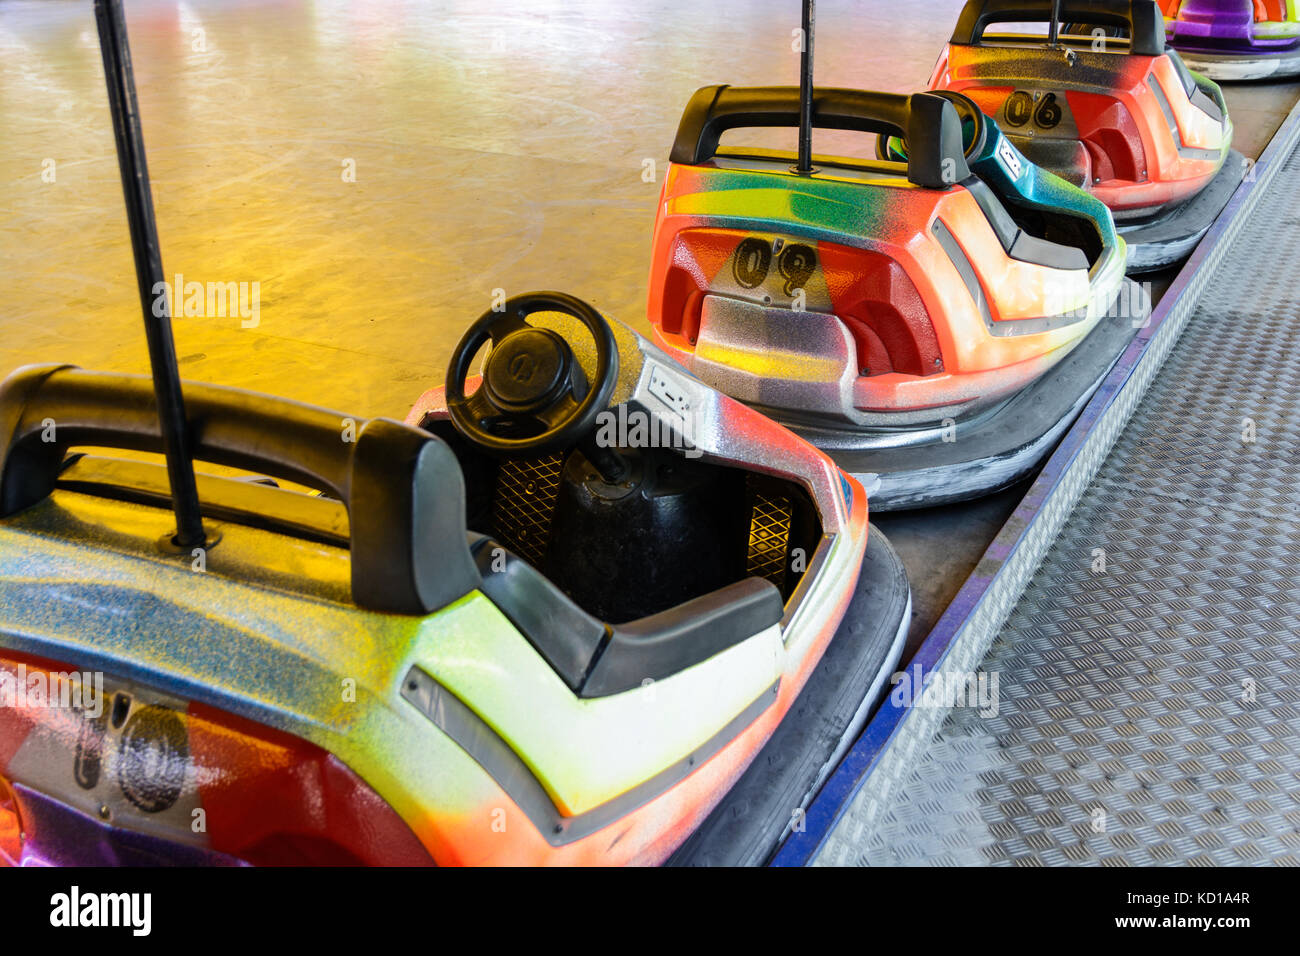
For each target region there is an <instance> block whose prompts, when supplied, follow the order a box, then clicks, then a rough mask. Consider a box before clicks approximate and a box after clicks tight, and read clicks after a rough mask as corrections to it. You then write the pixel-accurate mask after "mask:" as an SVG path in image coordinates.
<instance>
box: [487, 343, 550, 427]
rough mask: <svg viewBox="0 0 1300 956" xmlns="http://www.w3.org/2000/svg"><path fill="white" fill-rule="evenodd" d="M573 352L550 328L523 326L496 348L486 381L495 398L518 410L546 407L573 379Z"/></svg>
mask: <svg viewBox="0 0 1300 956" xmlns="http://www.w3.org/2000/svg"><path fill="white" fill-rule="evenodd" d="M570 361H571V355H570V352H569V349H568V346H567V345H566V344H565V343H564V341H563V340H562V339H561V338H560V337H559V336H558V335H556V334H555V333H554V332H551V331H550V330H548V329H533V328H528V329H521V330H519V331H518V332H513V333H511V334H510V335H508V336H506V338H504V339H503V340H502V341H501V344H500V345H498V346H497V347H496V348H494V349H493V350H492V353H491V355H490V356H489V357H488V361H487V367H486V368H485V369H484V370H483V384H484V385H485V386H486V387H487V388H488V389H489V390H490V391H491V393H492V401H493V403H494V404H496V405H497V406H499V407H500V408H504V409H509V410H510V411H514V412H532V411H537V410H538V409H542V408H546V407H547V406H548V405H550V404H551V403H552V402H553V401H555V399H556V398H557V397H558V396H559V394H560V392H561V390H563V388H564V387H565V385H566V384H567V383H568V381H569V365H570Z"/></svg>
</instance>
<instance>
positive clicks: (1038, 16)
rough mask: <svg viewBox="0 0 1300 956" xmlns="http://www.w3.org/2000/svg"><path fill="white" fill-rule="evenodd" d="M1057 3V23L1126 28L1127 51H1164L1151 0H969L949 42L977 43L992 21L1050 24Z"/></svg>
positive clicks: (1162, 23) (1162, 30)
mask: <svg viewBox="0 0 1300 956" xmlns="http://www.w3.org/2000/svg"><path fill="white" fill-rule="evenodd" d="M1058 6H1059V11H1060V12H1059V20H1060V22H1061V23H1068V22H1081V23H1098V24H1102V25H1103V26H1114V27H1123V28H1125V29H1126V30H1128V35H1129V50H1130V52H1132V53H1136V54H1138V55H1140V56H1159V55H1160V54H1162V53H1164V52H1165V18H1164V15H1163V14H1162V13H1161V12H1160V7H1159V5H1157V3H1156V2H1155V0H1056V2H1053V0H969V2H968V3H967V4H966V6H965V7H963V8H962V11H961V16H960V17H959V18H958V20H957V29H956V30H954V31H953V34H952V42H953V43H958V44H961V45H963V46H977V45H978V44H979V42H980V40H982V39H983V37H984V31H985V30H987V29H988V28H989V27H990V26H991V25H993V24H995V23H1017V22H1024V23H1052V22H1053V20H1054V16H1053V13H1054V9H1055V8H1057V7H1058Z"/></svg>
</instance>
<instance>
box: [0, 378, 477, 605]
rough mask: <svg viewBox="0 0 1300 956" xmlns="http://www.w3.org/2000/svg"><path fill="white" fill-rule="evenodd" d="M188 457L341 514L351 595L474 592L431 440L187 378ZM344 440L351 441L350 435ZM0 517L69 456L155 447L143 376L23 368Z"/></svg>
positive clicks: (0, 481)
mask: <svg viewBox="0 0 1300 956" xmlns="http://www.w3.org/2000/svg"><path fill="white" fill-rule="evenodd" d="M185 410H186V413H187V417H188V431H189V433H190V435H191V451H192V453H193V456H194V457H195V458H196V459H199V460H202V461H207V462H211V463H213V464H218V465H227V466H229V467H232V468H238V469H243V470H250V471H254V472H257V473H260V474H265V475H269V476H270V477H272V478H280V479H283V480H286V481H294V482H298V483H300V484H304V485H307V486H308V487H311V488H315V489H317V490H319V491H323V492H326V493H328V494H330V495H332V496H334V497H336V498H338V499H339V501H341V502H342V503H343V505H344V507H345V508H346V509H347V512H348V524H349V528H350V535H351V538H350V542H349V545H350V549H351V557H352V599H353V601H355V602H356V604H357V605H358V606H359V607H364V608H367V609H369V610H374V611H388V612H392V613H398V614H428V613H431V612H433V611H435V610H437V609H439V608H441V607H444V606H445V605H447V604H449V603H451V602H452V601H455V600H457V599H459V598H460V597H463V596H464V595H465V594H467V593H468V592H469V591H471V590H473V589H474V588H476V587H478V584H479V575H478V571H477V569H476V567H475V565H474V562H473V559H472V558H471V557H470V554H469V548H468V546H467V544H466V539H465V488H464V479H463V478H462V476H461V472H460V466H459V464H458V463H457V461H456V457H455V455H454V454H453V453H452V451H451V449H450V448H449V447H448V446H447V445H446V443H445V442H443V441H442V440H441V439H439V438H436V437H435V436H433V435H431V434H429V433H427V432H424V431H421V430H419V429H415V428H411V427H409V426H407V425H403V424H401V423H399V422H395V421H391V420H389V419H384V418H375V419H370V420H366V419H355V420H353V421H354V422H355V424H354V429H355V431H354V435H353V432H352V430H351V429H349V428H348V426H347V422H348V421H349V419H348V418H347V416H344V415H341V414H339V413H337V412H332V411H328V410H327V409H323V408H317V407H315V406H311V405H304V404H301V403H299V402H292V401H289V400H287V399H280V398H269V397H267V396H264V395H258V394H255V393H253V392H246V391H244V390H242V389H237V388H226V387H222V386H217V385H199V384H190V383H186V384H185ZM354 436H355V437H354ZM0 442H3V444H2V445H0V517H8V516H10V515H12V514H15V513H16V512H19V511H22V510H23V509H25V508H28V507H31V506H32V505H35V504H37V503H38V502H40V501H42V500H44V499H45V498H46V497H47V496H48V495H49V494H50V492H51V491H53V490H54V486H55V482H56V481H57V480H58V477H59V473H60V471H61V469H62V467H63V463H64V458H65V456H66V454H67V451H68V449H69V448H72V447H78V446H86V445H94V446H101V447H106V448H119V449H129V450H134V451H145V452H161V451H162V450H163V438H162V434H161V432H160V428H159V423H158V412H157V405H156V400H155V396H154V389H153V382H152V380H151V379H150V377H149V376H147V375H126V374H119V373H110V372H88V371H83V370H81V369H78V368H75V367H73V366H69V365H44V366H26V367H24V368H20V369H19V370H18V371H16V372H14V373H13V374H12V375H10V376H9V377H8V378H7V379H5V380H4V382H3V383H0Z"/></svg>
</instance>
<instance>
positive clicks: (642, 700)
mask: <svg viewBox="0 0 1300 956" xmlns="http://www.w3.org/2000/svg"><path fill="white" fill-rule="evenodd" d="M96 7H97V13H98V14H99V26H100V38H101V47H102V49H103V51H104V58H105V71H106V74H107V76H108V79H109V92H110V96H109V99H110V105H111V107H112V111H113V119H114V129H115V133H116V134H117V139H118V151H119V152H118V155H119V161H120V163H121V166H122V180H123V186H124V191H125V193H126V199H127V208H128V213H129V220H130V225H131V237H132V246H133V249H134V252H135V256H136V265H137V271H138V278H139V288H140V291H141V304H142V309H143V312H144V317H145V324H146V329H147V332H148V339H149V345H150V358H151V364H152V370H153V374H152V376H144V375H127V374H117V373H103V372H89V371H82V370H79V369H76V368H73V367H70V366H41V367H35V366H32V367H27V368H24V369H20V370H18V371H17V372H15V373H13V374H12V375H10V376H9V377H8V378H7V379H6V380H5V381H4V383H3V384H2V385H0V862H3V863H9V864H16V865H24V864H69V865H75V864H91V865H106V864H169V863H170V864H186V865H194V864H213V865H242V864H270V865H274V864H313V863H315V864H336V863H337V864H360V863H364V864H400V865H417V864H429V863H436V864H439V865H445V864H496V863H509V864H551V863H599V864H616V863H659V862H663V861H665V860H667V859H668V858H669V857H670V855H671V856H673V860H674V861H675V862H682V863H692V862H701V861H714V860H720V859H732V858H744V859H754V860H762V859H763V858H765V857H766V855H767V854H769V853H770V852H771V851H772V850H773V849H774V848H775V847H776V845H777V843H778V841H779V840H780V838H781V836H782V834H783V833H784V832H785V831H786V830H787V829H788V828H790V827H791V826H792V825H793V824H794V823H795V821H796V820H797V813H796V811H797V809H798V808H799V807H800V806H802V805H805V803H806V801H807V800H808V799H809V797H810V795H811V794H812V792H814V791H815V789H816V788H817V786H818V785H819V783H820V781H821V780H822V779H823V778H824V776H825V775H826V773H828V772H829V770H830V768H831V767H832V766H833V764H834V762H835V761H836V760H838V757H839V755H840V754H841V753H842V752H843V751H844V750H845V749H846V748H847V746H848V745H849V743H850V742H851V740H852V739H853V738H854V736H856V733H857V731H858V729H860V727H861V725H862V723H863V722H864V721H865V719H866V717H867V713H868V709H869V707H870V705H871V703H872V701H874V700H875V698H876V696H877V695H878V694H879V692H880V691H881V689H882V688H883V683H884V679H885V675H886V674H887V673H889V672H890V671H892V669H893V666H894V663H895V662H896V660H897V657H898V654H899V652H900V650H901V646H902V641H903V636H904V634H905V631H906V625H907V622H908V619H909V617H910V614H909V608H910V592H909V590H908V587H907V582H906V577H905V575H904V573H903V570H902V565H901V563H900V562H899V560H898V557H897V555H895V554H894V552H893V551H892V549H891V548H890V547H889V545H888V542H887V541H886V540H885V539H884V538H883V537H882V536H881V535H879V534H876V533H874V532H872V533H869V532H868V524H867V497H866V494H865V493H864V490H863V488H862V486H861V485H860V484H858V483H857V482H856V481H854V480H853V479H852V478H849V477H847V476H845V475H844V474H842V473H841V472H840V471H839V470H837V469H836V468H835V466H834V465H833V464H832V462H831V461H830V459H829V458H827V457H826V456H825V455H823V454H822V453H820V452H818V451H817V450H816V449H814V448H813V447H811V446H810V445H808V444H807V443H805V442H803V441H801V440H799V439H798V438H796V437H795V436H794V435H792V434H791V433H790V432H788V431H787V430H785V429H783V428H781V427H780V426H779V425H777V424H775V423H774V422H772V421H770V420H768V419H766V418H764V417H763V416H762V415H760V414H758V413H757V412H755V411H753V410H751V409H749V408H746V407H745V406H743V405H741V404H740V403H738V402H736V401H733V400H732V399H729V398H727V397H725V396H723V395H720V394H718V393H717V392H715V391H713V390H711V389H709V388H708V387H706V386H705V385H704V384H702V383H701V382H699V381H698V380H696V379H694V378H693V377H691V376H690V375H689V374H687V373H686V372H685V371H683V370H682V369H681V368H680V367H678V366H677V365H676V364H675V363H673V362H672V361H671V360H670V359H669V358H668V357H667V356H665V355H663V354H662V353H660V352H659V351H658V350H657V349H655V348H654V347H653V346H652V345H651V344H650V343H649V342H647V341H645V340H644V339H642V338H640V337H639V336H637V335H636V334H634V333H633V332H631V331H630V330H628V329H626V328H624V327H622V326H619V325H616V324H611V323H609V322H608V321H607V320H606V319H605V318H604V317H603V316H602V315H601V314H600V313H598V312H596V311H595V310H594V309H593V308H591V307H590V306H589V305H587V304H585V303H583V302H581V301H579V300H577V299H574V298H572V297H570V296H567V295H563V294H559V293H537V294H532V295H527V296H521V297H517V298H516V299H513V300H511V301H509V302H508V303H506V304H505V310H504V311H503V312H496V311H491V312H488V313H486V314H485V315H484V316H483V317H482V318H481V319H479V321H477V322H476V323H474V325H473V326H472V327H471V328H470V330H469V331H468V332H467V333H466V335H465V337H464V338H463V339H462V341H461V343H460V345H459V347H458V348H457V350H456V353H455V355H454V357H453V359H452V362H451V367H450V370H449V377H448V381H447V384H446V386H445V387H443V388H438V389H434V390H432V391H430V392H428V393H426V394H425V395H424V396H422V397H421V398H420V400H419V401H418V402H417V403H416V405H415V406H414V408H413V409H412V410H411V412H410V416H409V418H408V420H407V422H404V423H403V422H397V421H393V420H388V419H371V420H365V419H359V418H356V417H353V416H348V415H346V414H344V413H341V412H334V411H329V410H326V409H321V408H315V407H311V406H307V405H303V404H299V403H295V402H289V401H285V400H281V399H276V398H272V397H268V396H264V395H259V394H254V393H250V392H247V391H243V390H238V389H231V388H223V387H220V386H215V385H200V384H186V385H185V386H184V387H183V388H182V386H181V383H180V379H179V377H178V374H177V370H176V362H175V351H174V345H173V342H172V334H171V326H170V321H169V318H168V316H167V314H166V310H162V314H161V315H160V314H159V312H158V311H157V310H156V309H155V308H154V306H155V303H154V299H153V297H152V295H151V294H150V293H149V291H148V290H151V289H153V288H155V286H154V284H153V280H154V279H156V278H157V277H159V276H161V275H162V265H161V259H160V257H159V254H158V242H157V238H158V237H157V231H156V227H155V225H154V222H153V215H152V202H151V199H150V196H149V187H148V178H147V170H146V169H145V165H144V148H143V139H142V137H141V135H140V130H139V125H138V119H137V117H138V112H137V111H136V109H135V94H134V84H133V82H132V81H131V74H130V60H129V54H128V53H127V51H126V39H125V24H124V21H123V20H122V14H121V8H120V5H119V4H118V3H116V2H115V0H101V3H98V4H97V5H96ZM489 340H490V341H491V342H492V347H491V349H490V351H489V353H488V356H487V359H486V361H485V363H484V366H483V374H482V375H481V376H471V375H470V374H469V371H470V366H471V364H472V362H473V361H474V357H475V355H476V354H477V353H478V352H480V351H482V348H483V346H484V345H485V344H486V343H487V342H488V341H489ZM475 386H476V387H475ZM86 448H90V449H93V452H92V453H83V452H79V451H77V450H78V449H83V450H84V449H86ZM140 453H151V454H152V455H154V456H155V457H154V458H150V457H149V456H148V455H142V454H140ZM159 454H161V455H162V457H163V461H161V462H160V461H157V460H156V456H157V455H159ZM195 461H199V462H206V463H209V464H211V465H215V466H219V467H218V468H217V469H209V470H208V473H202V472H196V470H195V468H194V462H195ZM850 607H852V611H851V613H850V614H849V616H848V619H847V620H846V611H848V610H849V609H850ZM842 622H843V623H842ZM737 801H739V802H737ZM760 811H761V812H760ZM711 821H714V822H711ZM692 833H695V836H694V837H693V838H692V840H693V842H692V845H691V847H689V848H681V844H682V843H683V842H684V841H685V840H686V839H687V837H688V836H690V835H691V834H692ZM675 851H676V852H675Z"/></svg>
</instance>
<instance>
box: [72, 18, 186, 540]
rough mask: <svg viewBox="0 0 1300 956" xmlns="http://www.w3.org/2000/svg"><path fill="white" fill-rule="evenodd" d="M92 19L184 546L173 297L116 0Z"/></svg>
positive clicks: (181, 409) (182, 426)
mask: <svg viewBox="0 0 1300 956" xmlns="http://www.w3.org/2000/svg"><path fill="white" fill-rule="evenodd" d="M95 22H96V24H97V25H98V27H99V50H100V53H101V54H102V55H103V58H104V79H105V80H106V81H107V83H108V105H109V109H110V110H111V112H112V114H113V136H114V138H115V139H116V140H117V165H118V169H119V171H120V172H121V174H122V192H123V193H124V194H125V196H126V216H127V220H128V221H129V223H130V226H131V250H132V252H133V253H134V254H135V277H136V282H137V284H138V285H139V287H140V306H141V308H142V309H143V310H144V331H145V338H146V339H147V341H148V344H149V364H150V366H151V368H152V371H153V387H154V395H155V397H156V399H157V402H158V425H159V429H160V431H161V433H162V442H163V452H164V454H165V455H166V456H167V477H168V479H169V480H170V482H171V490H172V507H173V508H174V509H175V511H176V543H177V544H178V545H180V546H181V547H185V548H191V547H197V546H199V545H202V544H203V543H204V542H205V541H206V536H205V534H204V532H203V517H202V515H201V514H200V513H199V493H198V488H197V487H196V485H195V481H194V463H193V462H192V461H191V460H190V442H189V426H188V422H187V421H186V418H185V403H184V401H183V400H182V398H181V380H180V373H179V372H178V371H177V367H176V344H175V342H174V341H173V340H172V326H171V303H170V302H169V301H168V297H167V295H166V294H165V293H162V294H161V295H159V294H155V291H154V290H163V289H165V288H166V287H165V285H164V284H163V283H164V281H165V280H164V279H163V269H162V254H161V252H160V251H159V248H158V224H157V223H156V222H155V221H154V214H153V197H152V195H151V194H150V192H149V169H148V167H147V166H146V165H145V160H144V137H143V135H142V134H141V132H140V113H139V109H138V106H137V104H136V98H135V78H134V77H133V75H132V72H131V49H130V47H129V46H128V45H127V39H126V17H125V16H124V15H123V13H122V0H95ZM177 291H178V292H179V290H177ZM155 301H159V302H160V303H161V307H160V308H157V309H155V306H154V303H155ZM157 312H161V313H162V314H161V315H158V314H156V313H157Z"/></svg>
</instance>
